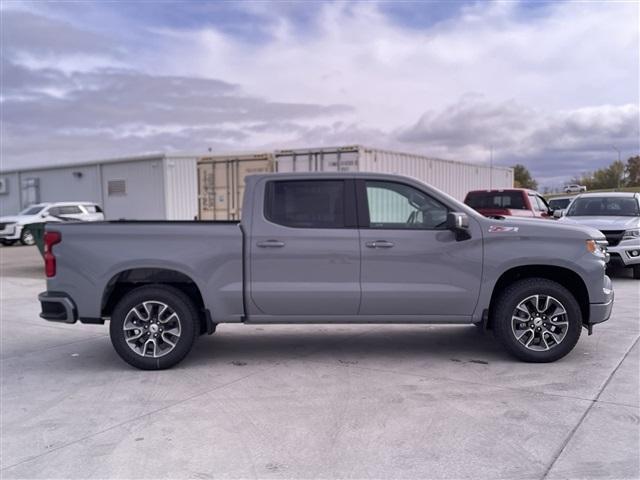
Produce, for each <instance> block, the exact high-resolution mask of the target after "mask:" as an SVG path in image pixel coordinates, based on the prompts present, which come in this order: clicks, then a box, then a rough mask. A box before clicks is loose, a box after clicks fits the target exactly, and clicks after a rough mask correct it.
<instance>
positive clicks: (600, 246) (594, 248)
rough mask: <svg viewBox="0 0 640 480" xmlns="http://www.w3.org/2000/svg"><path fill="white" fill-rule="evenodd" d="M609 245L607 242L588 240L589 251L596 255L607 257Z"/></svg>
mask: <svg viewBox="0 0 640 480" xmlns="http://www.w3.org/2000/svg"><path fill="white" fill-rule="evenodd" d="M607 245H609V243H608V242H607V241H606V240H587V250H589V251H590V252H591V253H593V254H594V255H603V256H604V255H606V254H607Z"/></svg>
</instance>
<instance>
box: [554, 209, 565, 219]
mask: <svg viewBox="0 0 640 480" xmlns="http://www.w3.org/2000/svg"><path fill="white" fill-rule="evenodd" d="M563 216H564V210H562V209H560V210H554V211H553V218H560V217H563Z"/></svg>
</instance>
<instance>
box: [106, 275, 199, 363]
mask: <svg viewBox="0 0 640 480" xmlns="http://www.w3.org/2000/svg"><path fill="white" fill-rule="evenodd" d="M199 331H200V327H199V315H198V311H197V310H196V308H195V306H194V304H193V302H192V301H191V300H190V299H189V297H187V296H186V295H185V294H184V293H183V292H182V291H180V290H178V289H177V288H174V287H170V286H167V285H146V286H143V287H139V288H136V289H134V290H131V291H130V292H129V293H127V294H126V295H125V296H124V297H123V298H122V300H120V302H118V304H117V305H116V307H115V308H114V310H113V312H112V315H111V322H110V325H109V335H110V336H111V343H112V344H113V347H114V348H115V350H116V352H117V353H118V355H120V357H121V358H122V359H123V360H124V361H125V362H127V363H129V364H130V365H133V366H134V367H136V368H140V369H142V370H162V369H165V368H170V367H173V366H174V365H176V364H178V363H179V362H181V361H182V360H183V359H184V357H186V356H187V354H188V353H189V351H190V350H191V347H192V346H193V343H194V341H195V339H196V337H197V335H198V332H199Z"/></svg>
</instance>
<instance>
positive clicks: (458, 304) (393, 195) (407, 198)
mask: <svg viewBox="0 0 640 480" xmlns="http://www.w3.org/2000/svg"><path fill="white" fill-rule="evenodd" d="M357 184H358V195H359V196H358V200H359V203H360V204H365V205H367V207H366V208H365V209H361V210H360V211H361V212H362V215H361V217H365V218H364V219H361V224H362V225H363V226H365V227H366V228H361V229H360V245H361V252H362V283H361V286H362V303H361V307H360V311H359V313H360V315H419V316H430V315H431V316H439V317H440V316H458V317H459V316H467V315H471V314H472V313H473V310H474V309H475V305H476V302H477V299H478V294H479V289H480V282H481V274H482V239H481V237H480V232H479V227H477V225H475V224H474V227H477V228H478V231H477V232H475V235H474V236H473V237H472V238H471V239H468V240H464V241H456V239H455V236H454V234H453V232H451V231H449V230H446V229H444V228H443V227H444V225H445V222H446V218H447V213H448V209H447V207H446V206H445V205H443V204H441V203H440V202H439V201H437V200H436V199H434V198H432V197H430V196H429V195H428V194H426V193H424V192H422V191H420V190H418V189H417V188H415V187H413V186H411V185H407V184H404V183H399V182H389V181H377V180H376V181H369V180H366V181H365V180H358V181H357ZM367 216H368V217H369V218H366V217H367Z"/></svg>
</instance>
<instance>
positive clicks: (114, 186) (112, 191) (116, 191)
mask: <svg viewBox="0 0 640 480" xmlns="http://www.w3.org/2000/svg"><path fill="white" fill-rule="evenodd" d="M107 191H108V194H109V196H110V197H115V196H120V195H126V194H127V184H126V182H125V181H124V180H109V182H108V183H107Z"/></svg>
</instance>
